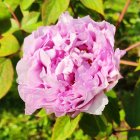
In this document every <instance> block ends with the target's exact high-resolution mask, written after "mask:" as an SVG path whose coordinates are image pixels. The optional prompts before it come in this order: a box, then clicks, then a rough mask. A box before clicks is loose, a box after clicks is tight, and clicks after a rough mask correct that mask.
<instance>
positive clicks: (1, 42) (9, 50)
mask: <svg viewBox="0 0 140 140" xmlns="http://www.w3.org/2000/svg"><path fill="white" fill-rule="evenodd" d="M18 50H19V43H18V41H17V39H16V38H15V37H14V36H13V35H12V34H6V35H4V36H3V37H2V38H1V39H0V57H3V56H7V55H11V54H14V53H16V52H17V51H18Z"/></svg>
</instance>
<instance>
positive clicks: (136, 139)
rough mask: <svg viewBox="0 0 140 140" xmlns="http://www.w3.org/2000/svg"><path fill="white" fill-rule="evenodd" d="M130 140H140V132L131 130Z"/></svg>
mask: <svg viewBox="0 0 140 140" xmlns="http://www.w3.org/2000/svg"><path fill="white" fill-rule="evenodd" d="M128 140H140V130H131V131H129V132H128Z"/></svg>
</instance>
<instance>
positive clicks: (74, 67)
mask: <svg viewBox="0 0 140 140" xmlns="http://www.w3.org/2000/svg"><path fill="white" fill-rule="evenodd" d="M114 34H115V27H114V26H113V25H111V24H109V23H108V22H105V21H103V22H95V21H93V20H92V19H91V18H90V17H89V16H86V17H84V18H78V19H73V18H72V17H71V16H70V15H69V14H68V13H65V14H62V15H61V16H60V18H59V21H58V23H57V24H56V25H53V26H45V27H40V28H39V29H38V30H37V31H34V32H33V33H32V34H31V35H29V36H28V37H26V38H25V40H24V44H23V52H24V55H23V58H22V59H21V60H20V61H19V62H18V64H17V73H18V79H17V81H18V84H19V86H18V90H19V94H20V97H21V98H22V99H23V101H24V102H25V112H26V114H32V113H33V112H34V111H36V110H37V109H40V108H45V109H46V112H47V114H49V113H55V115H56V116H57V117H59V116H63V115H65V114H69V115H71V116H72V117H74V116H76V115H77V114H79V113H80V112H86V113H90V114H96V115H99V114H101V113H102V111H103V109H104V107H105V105H106V104H107V103H108V99H107V97H106V95H105V94H104V91H108V90H110V89H112V88H113V87H114V86H115V85H116V84H117V82H118V80H119V79H120V78H121V75H120V73H119V61H120V57H121V56H123V54H124V51H120V50H119V49H116V51H115V52H114V48H113V47H114Z"/></svg>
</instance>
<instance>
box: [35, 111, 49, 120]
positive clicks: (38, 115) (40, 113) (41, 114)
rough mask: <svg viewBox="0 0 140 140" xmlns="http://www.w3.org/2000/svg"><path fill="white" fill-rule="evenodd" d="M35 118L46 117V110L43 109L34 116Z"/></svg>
mask: <svg viewBox="0 0 140 140" xmlns="http://www.w3.org/2000/svg"><path fill="white" fill-rule="evenodd" d="M36 116H37V117H40V118H42V117H46V116H47V113H46V110H45V109H41V110H40V111H39V112H38V113H37V114H36Z"/></svg>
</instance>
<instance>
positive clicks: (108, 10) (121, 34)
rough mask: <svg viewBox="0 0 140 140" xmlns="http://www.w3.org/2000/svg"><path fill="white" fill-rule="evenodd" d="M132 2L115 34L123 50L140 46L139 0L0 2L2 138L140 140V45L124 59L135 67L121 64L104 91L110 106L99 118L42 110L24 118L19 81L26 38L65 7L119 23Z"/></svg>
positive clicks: (75, 13) (51, 21) (79, 14)
mask: <svg viewBox="0 0 140 140" xmlns="http://www.w3.org/2000/svg"><path fill="white" fill-rule="evenodd" d="M128 1H131V2H130V4H129V7H128V9H127V12H126V13H125V16H124V18H123V19H122V21H121V23H120V24H119V27H118V28H117V30H116V35H115V39H116V42H115V47H119V48H120V49H125V48H127V47H128V46H130V45H131V44H134V43H137V42H138V44H140V43H139V42H140V0H0V140H65V139H67V140H94V139H97V140H127V139H128V140H140V78H139V74H140V72H139V71H138V70H139V69H140V61H139V57H140V48H136V49H133V50H131V51H129V52H127V54H126V55H125V57H124V58H123V59H126V60H129V61H134V62H137V64H138V67H137V71H136V68H135V67H132V66H126V65H121V73H122V75H123V77H124V78H123V79H121V80H120V81H119V83H118V85H117V86H116V87H115V89H114V90H112V91H110V92H108V93H106V94H107V96H108V98H109V104H108V105H107V106H106V108H105V110H104V112H103V114H102V115H101V116H93V115H88V114H80V115H79V116H78V117H76V118H75V119H70V118H69V117H68V116H64V117H61V118H57V119H56V118H55V117H54V116H53V115H49V116H46V114H45V112H44V110H41V111H38V112H36V113H35V114H33V115H31V116H26V115H24V103H23V101H22V100H21V99H20V97H19V95H18V91H17V84H16V77H17V75H16V72H15V67H16V63H17V61H18V60H19V59H20V57H21V55H22V44H23V40H24V38H25V37H26V36H27V35H29V34H30V33H31V32H32V31H33V30H36V29H37V28H38V27H39V26H42V25H50V24H55V23H56V22H57V19H58V17H59V15H60V14H61V13H62V12H64V11H69V12H70V14H71V15H72V16H73V17H83V16H86V15H90V16H91V17H92V18H93V19H94V20H95V21H102V20H107V21H108V22H110V23H112V24H114V25H116V24H117V23H118V19H119V16H120V13H121V11H122V10H123V9H124V6H125V4H126V2H128Z"/></svg>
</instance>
